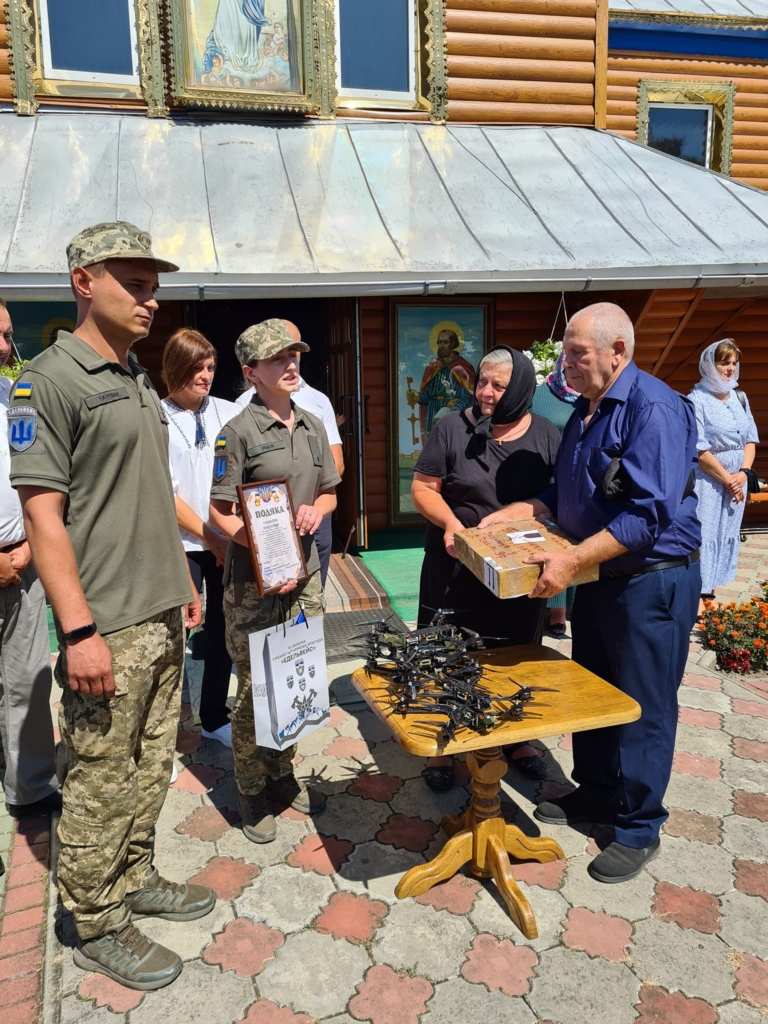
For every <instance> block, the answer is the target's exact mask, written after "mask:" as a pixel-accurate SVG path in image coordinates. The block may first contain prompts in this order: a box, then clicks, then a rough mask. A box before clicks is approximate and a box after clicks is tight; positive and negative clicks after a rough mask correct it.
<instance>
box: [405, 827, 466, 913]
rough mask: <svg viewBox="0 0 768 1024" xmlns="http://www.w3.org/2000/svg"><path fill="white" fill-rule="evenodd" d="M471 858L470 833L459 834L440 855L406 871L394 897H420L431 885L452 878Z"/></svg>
mask: <svg viewBox="0 0 768 1024" xmlns="http://www.w3.org/2000/svg"><path fill="white" fill-rule="evenodd" d="M471 856H472V833H471V832H459V833H458V835H455V836H454V837H453V838H452V839H449V840H448V842H447V843H446V844H445V846H444V847H443V848H442V850H441V851H440V853H438V855H437V856H436V857H435V858H434V859H433V860H430V861H427V863H426V864H417V865H416V867H414V868H411V870H410V871H406V873H405V874H404V875H403V877H402V878H401V879H400V881H399V882H398V885H397V888H396V889H395V895H396V896H397V898H398V899H404V898H405V897H406V896H421V894H422V893H424V892H429V890H430V889H431V888H432V886H433V885H437V883H438V882H444V881H445V880H446V879H447V878H453V876H454V875H455V874H456V872H457V871H458V870H459V868H462V867H463V866H464V865H465V864H466V863H467V861H468V860H469V859H470V857H471Z"/></svg>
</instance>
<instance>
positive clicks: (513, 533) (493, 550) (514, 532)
mask: <svg viewBox="0 0 768 1024" xmlns="http://www.w3.org/2000/svg"><path fill="white" fill-rule="evenodd" d="M575 546H576V545H575V542H574V541H572V540H571V539H570V537H568V536H567V534H565V533H563V531H562V530H560V529H558V528H557V527H556V526H555V525H554V523H551V522H550V521H549V520H546V522H545V523H543V522H540V521H539V520H538V519H520V520H518V521H517V522H514V523H503V524H502V525H500V526H490V527H489V528H488V529H487V530H478V529H476V528H475V529H471V530H460V531H457V533H456V535H455V538H454V550H455V552H456V557H457V558H458V560H459V561H460V562H462V563H463V564H464V565H466V566H467V568H468V569H470V570H471V571H472V572H473V573H474V574H475V576H477V578H478V579H479V580H482V581H483V583H485V585H486V587H488V589H489V590H490V591H492V592H493V593H494V594H495V595H496V597H502V598H507V597H522V596H523V595H524V594H530V592H531V591H532V590H533V588H534V585H535V584H536V580H537V579H538V578H539V576H540V574H541V570H540V567H539V566H538V565H525V564H524V562H525V559H526V558H528V556H529V555H532V554H540V553H542V552H544V551H570V549H571V548H573V547H575ZM599 571H600V570H599V566H597V565H593V566H592V567H591V568H589V569H585V570H584V571H583V572H581V573H579V575H578V576H577V577H576V579H575V580H574V581H573V582H574V583H592V582H594V581H595V580H596V579H597V578H598V575H599Z"/></svg>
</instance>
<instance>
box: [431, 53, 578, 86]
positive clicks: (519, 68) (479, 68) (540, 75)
mask: <svg viewBox="0 0 768 1024" xmlns="http://www.w3.org/2000/svg"><path fill="white" fill-rule="evenodd" d="M447 62H448V80H449V82H450V80H451V77H453V78H502V79H505V80H508V81H512V80H518V81H523V82H534V81H540V82H553V81H557V82H593V81H594V78H595V66H594V64H593V63H592V62H591V61H586V60H583V61H582V60H517V59H514V58H512V57H464V56H460V55H458V54H453V53H449V54H448V57H447Z"/></svg>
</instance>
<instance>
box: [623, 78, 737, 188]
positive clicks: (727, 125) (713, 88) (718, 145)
mask: <svg viewBox="0 0 768 1024" xmlns="http://www.w3.org/2000/svg"><path fill="white" fill-rule="evenodd" d="M735 98H736V85H735V83H734V82H686V81H682V80H680V81H663V80H661V79H656V78H641V79H640V81H639V82H638V85H637V141H638V142H642V143H643V145H647V144H648V111H649V107H650V105H651V104H652V103H680V104H685V103H696V104H704V105H707V106H711V107H712V112H713V131H712V151H711V152H712V156H711V160H710V169H711V170H713V171H719V172H720V174H727V175H730V173H731V150H732V148H733V116H734V112H733V108H734V103H735Z"/></svg>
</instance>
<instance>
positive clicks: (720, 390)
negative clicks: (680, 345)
mask: <svg viewBox="0 0 768 1024" xmlns="http://www.w3.org/2000/svg"><path fill="white" fill-rule="evenodd" d="M719 344H720V342H719V341H715V342H713V343H712V344H711V345H709V346H707V348H705V349H704V351H703V352H702V353H701V358H700V359H699V373H700V374H701V380H700V381H699V383H698V384H697V385H696V387H697V388H701V389H702V390H703V391H708V392H709V393H710V395H727V394H728V392H729V391H733V389H734V388H737V387H738V386H739V364H738V363H736V371H735V373H734V375H733V376H732V377H731V379H730V380H726V379H725V377H721V376H720V374H719V373H718V372H717V367H716V366H715V351H716V350H717V346H718V345H719Z"/></svg>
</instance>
